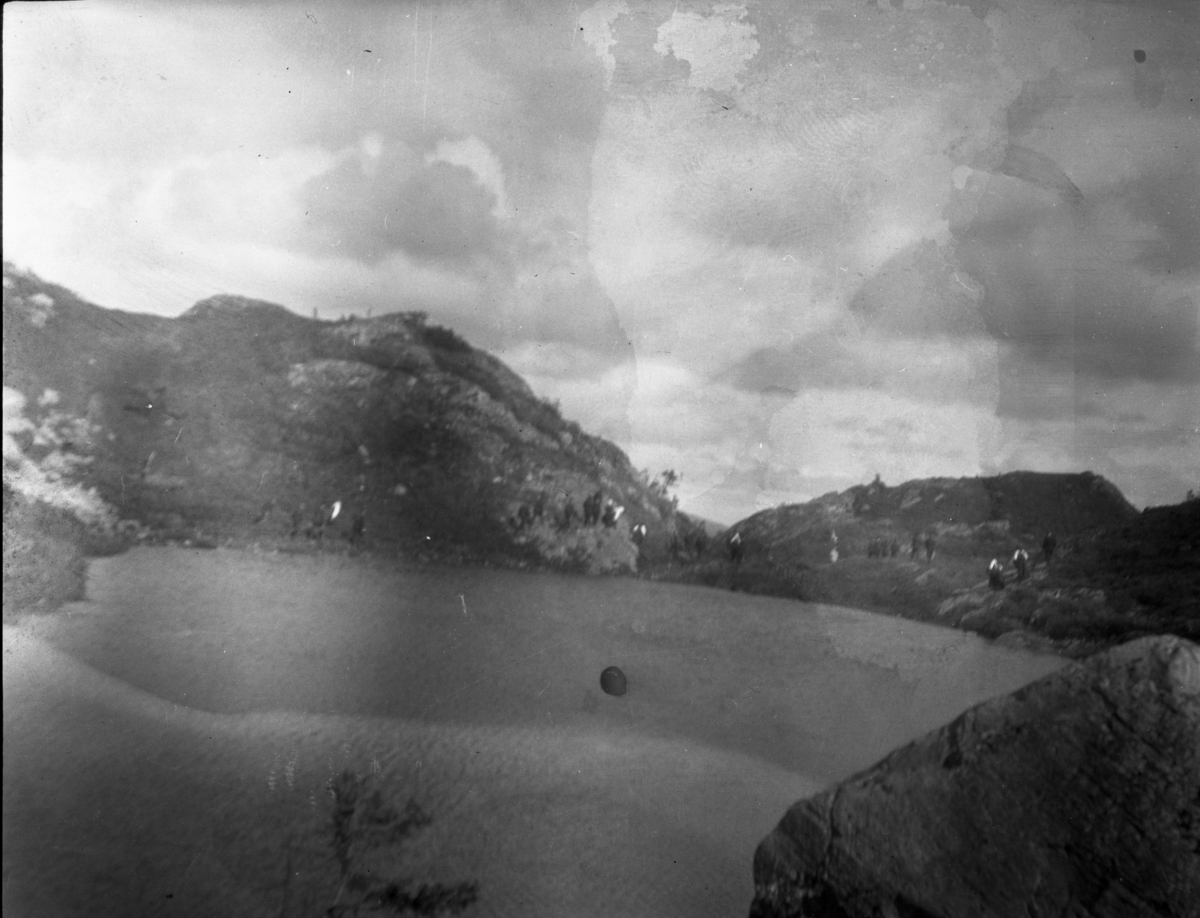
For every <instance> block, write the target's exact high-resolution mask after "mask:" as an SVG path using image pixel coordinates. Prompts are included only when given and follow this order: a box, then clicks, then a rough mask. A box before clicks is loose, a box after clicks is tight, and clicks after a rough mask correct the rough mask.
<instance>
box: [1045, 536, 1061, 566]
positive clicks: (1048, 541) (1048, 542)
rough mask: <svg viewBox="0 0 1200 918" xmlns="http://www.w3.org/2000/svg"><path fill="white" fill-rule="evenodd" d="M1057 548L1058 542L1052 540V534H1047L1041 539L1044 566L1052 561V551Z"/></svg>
mask: <svg viewBox="0 0 1200 918" xmlns="http://www.w3.org/2000/svg"><path fill="white" fill-rule="evenodd" d="M1056 548H1058V540H1057V539H1056V538H1054V533H1053V532H1047V533H1046V538H1044V539H1042V556H1043V557H1044V558H1045V559H1046V564H1049V563H1050V562H1051V561H1052V560H1054V549H1056Z"/></svg>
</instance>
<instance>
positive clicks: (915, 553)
mask: <svg viewBox="0 0 1200 918" xmlns="http://www.w3.org/2000/svg"><path fill="white" fill-rule="evenodd" d="M920 555H921V533H919V532H914V533H913V537H912V559H913V560H914V561H916V560H917V558H919V557H920Z"/></svg>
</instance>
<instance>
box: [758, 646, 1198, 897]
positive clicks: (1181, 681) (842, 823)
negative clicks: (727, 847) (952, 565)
mask: <svg viewBox="0 0 1200 918" xmlns="http://www.w3.org/2000/svg"><path fill="white" fill-rule="evenodd" d="M754 888H755V894H754V900H753V903H752V905H751V908H750V915H751V916H752V918H783V916H788V918H802V916H823V918H867V916H872V918H875V916H885V918H892V916H898V918H905V916H909V918H920V916H937V918H958V916H962V918H967V916H980V915H987V916H995V918H1010V916H1011V918H1017V916H1020V918H1030V916H1050V915H1054V916H1059V915H1063V916H1072V918H1117V916H1130V918H1134V916H1142V915H1155V916H1179V918H1183V916H1192V918H1195V916H1197V915H1200V647H1197V645H1196V644H1193V643H1191V642H1190V641H1187V640H1184V639H1182V638H1178V637H1173V636H1160V637H1151V638H1142V639H1140V640H1137V641H1132V642H1130V643H1128V644H1124V645H1121V646H1120V647H1116V648H1114V649H1112V650H1109V651H1106V652H1104V653H1101V654H1097V655H1095V656H1092V657H1089V658H1088V659H1086V660H1084V661H1082V662H1079V663H1075V664H1072V665H1071V666H1069V667H1067V668H1065V669H1062V670H1059V671H1058V672H1056V673H1054V674H1052V675H1050V676H1048V677H1046V678H1045V679H1042V680H1040V681H1038V682H1036V683H1033V684H1031V685H1029V686H1026V687H1025V688H1023V689H1021V690H1020V691H1018V692H1015V693H1014V694H1012V695H1008V696H1005V697H1002V698H997V699H992V700H991V701H987V702H985V703H983V704H981V705H978V706H976V707H974V708H972V709H970V710H969V711H967V712H966V713H964V714H963V715H962V716H960V717H959V718H957V719H956V720H954V721H953V722H952V723H950V724H948V725H947V726H945V727H942V728H941V729H938V730H936V731H934V732H932V733H929V734H927V735H926V736H924V737H922V738H921V739H918V740H916V741H915V742H913V743H911V744H909V745H907V746H905V747H903V748H901V749H899V750H897V751H895V752H893V753H892V754H891V755H889V756H888V757H887V758H885V759H883V760H882V761H881V762H879V763H877V764H876V765H875V766H873V767H872V768H870V769H868V770H866V771H864V772H862V773H860V774H858V775H856V776H853V777H851V778H849V779H847V780H846V781H843V782H842V783H841V784H839V785H837V786H835V787H833V788H832V789H830V790H827V791H824V792H822V793H820V794H818V795H816V796H813V797H810V798H808V799H806V800H803V801H800V802H799V803H797V804H795V805H794V806H793V807H792V808H791V809H790V810H789V811H788V813H787V815H786V816H784V818H783V820H782V821H781V822H780V823H779V825H778V826H777V827H776V829H775V831H774V832H772V833H771V834H770V835H769V836H768V837H767V838H766V839H765V840H764V841H763V842H762V843H761V844H760V845H759V847H758V850H757V852H756V853H755V856H754Z"/></svg>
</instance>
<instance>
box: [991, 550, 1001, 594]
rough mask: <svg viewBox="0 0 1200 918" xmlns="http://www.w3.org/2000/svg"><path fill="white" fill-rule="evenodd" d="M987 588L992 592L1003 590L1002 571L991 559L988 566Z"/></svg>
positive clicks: (994, 560) (997, 562) (998, 564)
mask: <svg viewBox="0 0 1200 918" xmlns="http://www.w3.org/2000/svg"><path fill="white" fill-rule="evenodd" d="M988 586H990V587H991V588H992V589H993V590H1003V589H1004V569H1003V568H1002V567H1001V566H1000V562H999V561H998V560H996V559H995V558H992V563H991V564H989V565H988Z"/></svg>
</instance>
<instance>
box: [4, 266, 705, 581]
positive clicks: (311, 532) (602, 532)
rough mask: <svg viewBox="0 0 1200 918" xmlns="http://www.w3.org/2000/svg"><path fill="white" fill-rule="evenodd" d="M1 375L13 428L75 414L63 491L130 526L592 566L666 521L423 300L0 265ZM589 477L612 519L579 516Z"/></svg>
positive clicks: (660, 539) (207, 539) (621, 566)
mask: <svg viewBox="0 0 1200 918" xmlns="http://www.w3.org/2000/svg"><path fill="white" fill-rule="evenodd" d="M4 381H5V387H6V389H8V388H11V389H14V390H17V391H18V392H20V393H21V394H22V395H23V396H24V402H23V404H24V405H25V406H27V411H28V412H29V415H30V420H31V427H34V428H36V427H37V426H38V424H39V423H42V422H43V421H44V420H45V418H46V416H47V415H48V414H49V413H50V412H56V413H57V415H58V416H61V417H66V418H83V419H86V424H84V425H82V427H81V429H82V430H83V431H84V433H83V442H75V443H71V444H68V445H67V446H68V448H69V449H74V450H76V451H79V452H83V453H86V454H87V457H88V460H89V461H88V464H87V465H85V466H82V468H81V472H80V475H81V476H82V478H81V483H82V484H84V485H86V486H88V487H94V488H95V489H96V491H97V492H98V493H99V494H100V495H101V496H102V497H103V498H104V499H105V500H106V501H108V502H109V503H110V504H112V505H113V506H114V507H115V508H116V509H117V511H118V513H119V515H120V516H121V517H122V518H125V519H128V520H135V521H137V522H138V523H139V524H141V526H142V527H143V533H142V535H143V537H147V535H148V537H150V538H171V539H179V540H189V541H192V542H199V543H201V544H214V543H217V542H220V543H233V544H248V543H254V542H257V543H261V544H269V545H275V546H277V547H284V546H293V547H296V548H298V549H309V548H315V547H316V546H317V545H318V544H320V545H324V546H326V547H328V546H329V545H331V544H339V545H342V546H345V545H346V544H347V543H348V542H352V543H354V544H355V545H357V546H361V547H370V548H372V549H375V550H380V551H385V552H391V551H398V552H401V553H404V554H406V555H410V556H412V555H419V556H424V557H440V558H444V559H450V560H454V559H474V560H486V561H492V562H496V563H518V564H521V563H534V564H537V563H549V564H553V565H558V566H563V567H569V568H574V569H580V570H588V571H592V572H599V571H606V570H614V571H615V570H633V569H635V568H636V564H637V559H638V547H637V546H635V545H634V544H633V543H632V541H631V540H630V538H629V535H630V532H631V527H632V526H633V525H636V524H638V523H645V524H646V525H647V528H648V530H649V531H650V532H651V533H652V537H651V539H650V540H648V543H647V545H646V546H645V550H646V551H647V552H650V553H652V552H653V551H654V550H655V546H661V545H663V544H665V540H666V538H667V536H666V535H665V531H666V530H667V529H668V528H670V527H672V526H674V525H676V522H677V521H676V518H675V514H674V508H673V507H672V505H671V503H670V502H669V501H668V500H666V498H665V496H664V495H663V494H662V493H661V491H656V490H654V489H652V488H650V487H649V483H648V481H647V480H646V476H645V475H642V474H640V473H638V472H637V471H636V470H635V469H633V467H632V466H631V465H630V463H629V460H628V458H627V457H626V456H625V455H624V453H622V452H621V450H619V449H618V448H617V447H615V446H614V445H613V444H611V443H608V442H607V441H604V440H602V439H599V438H597V437H592V436H589V435H588V434H586V433H584V432H583V431H582V430H581V429H580V428H579V426H578V425H577V424H574V423H572V422H570V421H567V420H564V419H563V417H562V416H561V414H560V413H559V411H558V409H557V407H555V406H553V405H551V404H549V403H547V402H545V401H543V400H541V399H539V398H537V397H536V396H535V395H534V394H533V392H532V391H531V390H530V389H529V387H528V386H527V385H526V383H525V382H524V381H523V380H522V379H521V378H520V377H519V376H517V375H516V374H515V373H513V372H512V371H511V370H509V369H508V368H507V367H506V366H504V364H503V363H501V362H500V361H499V360H497V359H496V358H494V357H492V356H491V355H489V354H486V353H484V352H482V351H479V350H476V349H474V348H472V347H471V346H470V345H469V344H467V343H466V342H465V341H463V340H462V339H461V338H459V337H458V336H457V335H456V334H455V333H454V332H452V331H450V330H448V329H445V328H441V327H438V326H434V325H430V324H428V322H427V321H426V318H425V316H424V315H423V314H421V313H396V314H389V315H385V316H381V317H378V318H374V319H359V318H352V319H349V320H343V321H341V322H322V321H318V320H315V319H308V318H304V317H302V316H299V315H296V314H294V313H292V312H289V311H288V310H287V309H285V308H283V307H282V306H278V305H275V304H271V303H265V302H261V301H256V300H248V299H245V298H242V297H234V296H218V297H212V298H210V299H207V300H204V301H202V302H200V303H197V304H196V305H195V306H194V307H192V308H191V309H190V310H189V311H188V312H186V313H185V314H184V315H182V316H180V317H179V318H176V319H168V318H160V317H155V316H146V315H136V314H132V313H125V312H121V311H119V310H110V309H105V308H102V307H99V306H96V305H93V304H91V303H87V302H85V301H83V300H81V299H80V298H78V297H77V296H75V295H74V294H73V293H71V292H70V291H69V290H66V289H64V288H62V287H58V286H55V285H53V284H48V283H45V282H44V281H42V280H40V279H39V278H37V277H36V276H34V275H32V274H30V273H27V272H22V271H18V270H16V269H15V268H13V267H12V266H11V265H6V266H5V274H4ZM47 390H50V391H49V392H48V391H47ZM6 412H7V408H6ZM32 439H36V437H35V435H33V434H29V435H28V436H27V439H26V441H25V442H24V443H22V444H21V445H22V446H23V447H24V448H28V449H36V446H37V444H36V443H34V442H31V441H32ZM596 491H601V492H602V493H603V495H604V498H605V499H608V500H612V501H613V502H614V504H616V505H621V506H624V507H625V513H624V515H623V516H621V517H620V519H619V520H618V521H617V525H615V526H612V527H605V526H596V525H593V526H586V527H585V526H581V525H579V515H580V514H579V511H580V508H581V506H582V502H583V499H584V498H585V497H586V496H587V495H589V494H593V493H595V492H596ZM568 502H570V503H571V504H572V505H573V509H574V511H575V519H574V521H573V522H572V520H571V518H570V511H568V509H567V504H568ZM335 507H337V508H338V510H337V515H336V517H334V508H335ZM679 524H680V525H687V523H686V521H685V520H683V521H679Z"/></svg>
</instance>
